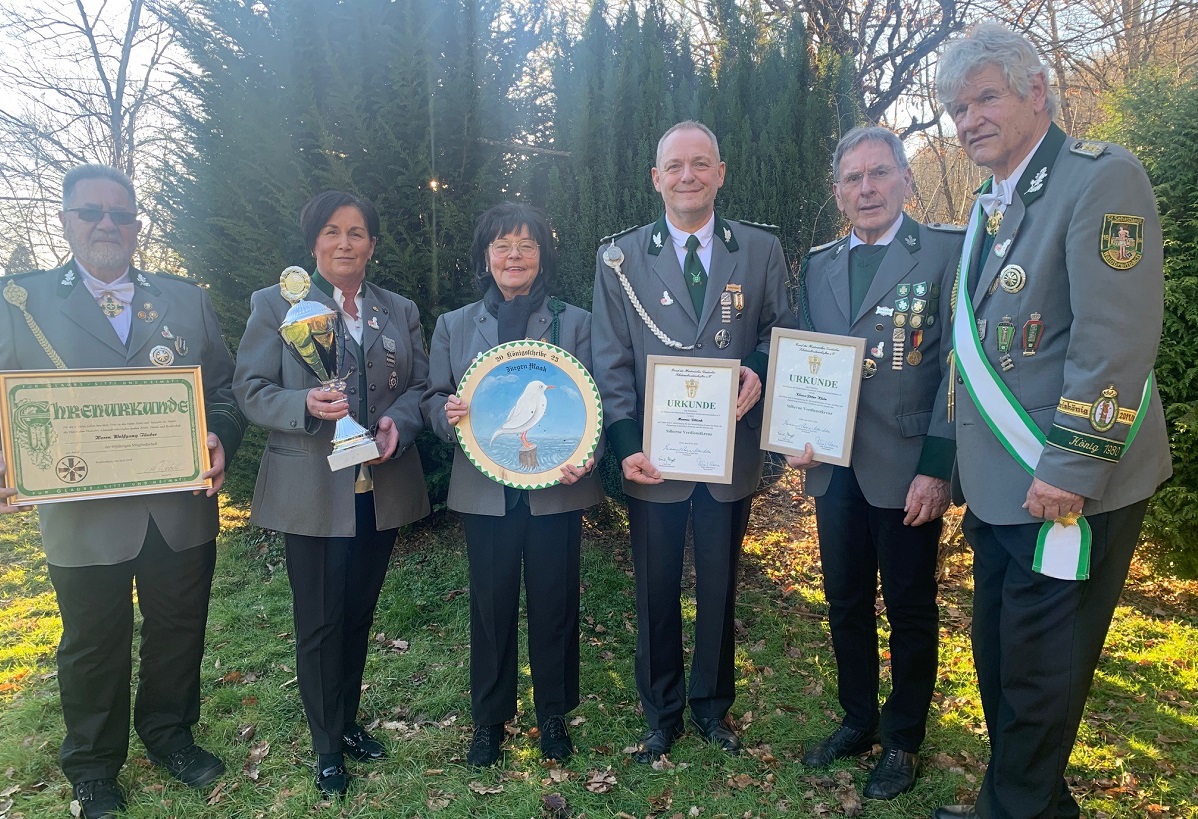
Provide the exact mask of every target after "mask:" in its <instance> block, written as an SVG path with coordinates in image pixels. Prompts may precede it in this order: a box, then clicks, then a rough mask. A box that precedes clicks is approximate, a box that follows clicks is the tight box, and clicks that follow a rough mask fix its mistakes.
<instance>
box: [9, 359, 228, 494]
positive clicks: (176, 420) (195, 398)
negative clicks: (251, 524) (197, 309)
mask: <svg viewBox="0 0 1198 819" xmlns="http://www.w3.org/2000/svg"><path fill="white" fill-rule="evenodd" d="M0 425H2V427H3V429H2V433H3V441H4V455H5V458H6V461H7V464H8V470H7V473H6V475H5V483H6V485H7V486H9V487H13V488H16V490H17V495H16V496H15V497H14V498H13V499H12V502H13V503H17V504H34V505H36V504H39V503H49V502H53V501H65V500H78V499H81V498H96V497H110V496H116V495H134V494H145V493H151V492H177V491H182V490H190V489H202V488H206V487H208V486H210V485H211V484H210V481H208V480H207V479H202V478H201V477H200V475H201V473H203V472H205V471H207V470H208V469H209V466H210V461H209V453H208V447H207V437H208V432H207V428H206V424H205V416H204V390H203V386H202V384H201V379H200V368H199V367H160V368H159V367H155V368H141V369H129V370H45V371H31V370H27V371H21V372H5V373H0Z"/></svg>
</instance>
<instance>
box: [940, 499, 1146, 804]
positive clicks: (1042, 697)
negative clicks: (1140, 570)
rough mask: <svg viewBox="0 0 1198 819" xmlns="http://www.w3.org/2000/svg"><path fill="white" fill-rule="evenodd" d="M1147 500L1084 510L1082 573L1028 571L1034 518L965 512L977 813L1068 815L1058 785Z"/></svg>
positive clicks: (1066, 797) (1069, 800)
mask: <svg viewBox="0 0 1198 819" xmlns="http://www.w3.org/2000/svg"><path fill="white" fill-rule="evenodd" d="M1147 508H1148V501H1147V500H1144V501H1140V502H1139V503H1134V504H1132V505H1131V506H1126V507H1124V508H1122V509H1116V510H1114V511H1112V512H1106V513H1104V514H1101V515H1093V516H1087V517H1086V520H1087V521H1088V522H1089V524H1090V528H1091V530H1092V531H1093V535H1094V539H1093V543H1092V545H1091V551H1090V579H1089V580H1056V579H1054V578H1051V577H1045V576H1044V575H1042V574H1037V573H1036V572H1033V571H1032V558H1033V555H1034V553H1035V548H1036V535H1037V533H1038V532H1039V530H1040V525H1039V524H1035V523H1029V524H1024V525H1017V526H992V525H990V524H987V523H984V522H982V521H981V520H979V519H978V518H977V517H976V516H975V515H974V514H973V513H971V512H966V514H965V520H964V523H963V528H964V531H965V536H966V538H967V539H968V540H969V543H970V545H971V546H972V547H973V577H974V602H973V654H974V662H975V663H976V665H977V671H978V688H979V689H980V691H981V695H982V709H983V711H984V712H985V714H986V729H987V731H988V732H989V734H990V765H989V767H987V769H986V776H985V779H983V780H982V789H981V792H980V793H979V794H978V802H977V810H978V815H979V816H981V817H983V819H1073V817H1077V816H1079V815H1080V811H1079V810H1078V806H1077V802H1076V801H1074V799H1073V796H1072V795H1071V794H1070V793H1069V788H1068V787H1067V786H1066V784H1065V779H1064V773H1065V765H1066V764H1067V763H1068V762H1069V754H1070V752H1071V751H1072V750H1073V743H1074V741H1075V740H1076V739H1077V728H1078V725H1079V724H1080V722H1081V718H1082V712H1083V710H1084V709H1085V704H1086V696H1087V695H1088V694H1089V691H1090V684H1091V683H1092V682H1093V680H1094V669H1095V668H1096V667H1097V665H1098V658H1099V655H1100V654H1101V653H1102V644H1103V641H1104V640H1105V639H1106V634H1107V629H1108V628H1109V627H1110V624H1111V616H1112V615H1113V614H1114V611H1115V605H1116V603H1118V601H1119V594H1120V592H1122V590H1123V583H1124V581H1125V580H1126V579H1127V569H1128V566H1129V565H1130V564H1131V557H1132V553H1133V552H1134V551H1135V548H1136V543H1137V541H1138V540H1139V537H1140V526H1141V525H1142V524H1143V522H1144V512H1145V511H1146V510H1147Z"/></svg>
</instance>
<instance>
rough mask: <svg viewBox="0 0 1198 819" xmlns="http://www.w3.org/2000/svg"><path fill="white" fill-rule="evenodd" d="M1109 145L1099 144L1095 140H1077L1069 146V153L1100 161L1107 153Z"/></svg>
mask: <svg viewBox="0 0 1198 819" xmlns="http://www.w3.org/2000/svg"><path fill="white" fill-rule="evenodd" d="M1106 149H1107V143H1105V142H1098V141H1096V140H1093V139H1077V140H1074V142H1073V144H1072V145H1070V146H1069V153H1071V154H1077V155H1078V156H1088V157H1090V159H1098V157H1100V156H1102V155H1103V154H1105V153H1106Z"/></svg>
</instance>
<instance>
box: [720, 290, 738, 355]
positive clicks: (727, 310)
mask: <svg viewBox="0 0 1198 819" xmlns="http://www.w3.org/2000/svg"><path fill="white" fill-rule="evenodd" d="M733 309H735V310H736V318H737V320H738V321H739V320H740V314H741V311H742V310H744V309H745V294H744V291H743V290H742V289H741V286H740V285H739V284H729V285H727V286H726V287H725V288H724V292H723V293H720V323H721V324H731V323H732V310H733ZM731 343H732V334H731V333H729V332H728V331H727V330H726V329H722V330H720V331H719V332H717V333H716V334H715V346H717V347H719V348H720V349H721V350H722V349H724V348H725V347H727V346H728V345H729V344H731Z"/></svg>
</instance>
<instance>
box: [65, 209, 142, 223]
mask: <svg viewBox="0 0 1198 819" xmlns="http://www.w3.org/2000/svg"><path fill="white" fill-rule="evenodd" d="M64 212H65V213H74V214H76V215H78V217H79V218H80V219H82V220H83V221H85V222H99V221H102V220H103V219H104V214H106V213H107V214H108V218H109V219H111V220H112V223H113V224H114V225H122V226H123V225H131V224H133V223H134V222H136V221H137V214H136V213H130V212H129V211H127V210H102V209H101V208H67V209H66V211H64Z"/></svg>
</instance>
